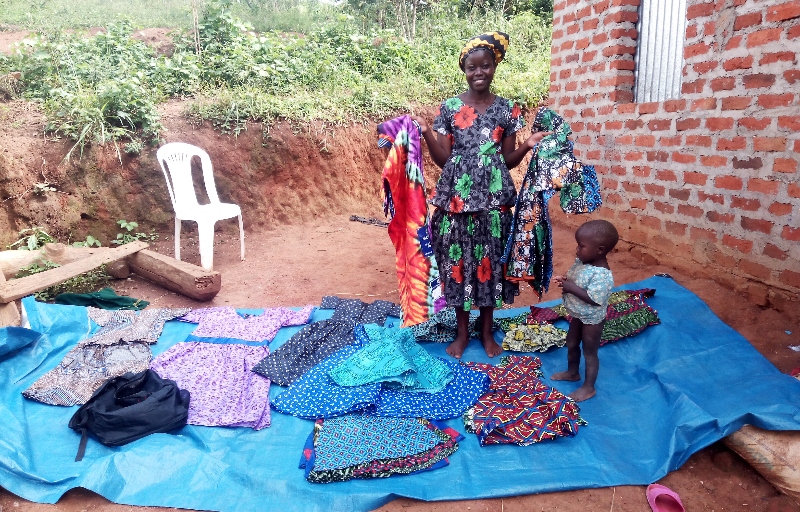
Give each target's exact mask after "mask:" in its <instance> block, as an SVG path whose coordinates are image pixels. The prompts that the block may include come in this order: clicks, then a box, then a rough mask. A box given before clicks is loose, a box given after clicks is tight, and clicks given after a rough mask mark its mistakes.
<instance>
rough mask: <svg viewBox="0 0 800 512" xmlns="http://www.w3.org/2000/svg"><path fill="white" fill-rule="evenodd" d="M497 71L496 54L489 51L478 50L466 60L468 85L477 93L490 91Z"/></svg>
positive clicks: (465, 67) (465, 69) (465, 70)
mask: <svg viewBox="0 0 800 512" xmlns="http://www.w3.org/2000/svg"><path fill="white" fill-rule="evenodd" d="M495 69H497V64H495V62H494V54H493V53H492V51H491V50H488V49H487V50H484V49H481V50H476V51H474V52H472V53H470V54H469V55H468V56H467V58H466V59H465V60H464V74H465V75H466V77H467V85H469V88H470V89H472V90H473V91H475V92H484V91H488V90H489V86H490V85H491V84H492V79H493V78H494V71H495Z"/></svg>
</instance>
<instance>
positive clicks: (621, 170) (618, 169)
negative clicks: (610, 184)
mask: <svg viewBox="0 0 800 512" xmlns="http://www.w3.org/2000/svg"><path fill="white" fill-rule="evenodd" d="M611 174H616V175H617V176H625V175H626V174H628V170H627V169H626V168H625V167H623V166H621V165H612V166H611Z"/></svg>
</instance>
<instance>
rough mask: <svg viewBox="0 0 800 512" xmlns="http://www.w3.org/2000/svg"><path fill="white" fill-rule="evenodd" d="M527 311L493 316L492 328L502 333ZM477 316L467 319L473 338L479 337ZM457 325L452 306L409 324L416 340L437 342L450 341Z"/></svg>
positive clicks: (525, 314) (523, 321) (519, 320)
mask: <svg viewBox="0 0 800 512" xmlns="http://www.w3.org/2000/svg"><path fill="white" fill-rule="evenodd" d="M527 317H528V313H520V314H519V315H518V316H516V317H509V318H494V319H492V328H493V329H495V330H497V329H499V330H501V331H503V332H504V333H505V332H508V329H509V325H511V324H520V323H525V319H526V318H527ZM478 318H479V317H471V318H470V321H469V329H470V331H469V332H470V333H471V334H470V335H471V336H472V337H473V338H477V339H480V336H481V325H480V322H479V321H478ZM457 327H458V325H457V322H456V310H455V309H453V308H444V309H443V310H441V311H439V312H438V313H436V314H434V315H432V316H431V317H430V319H428V320H426V321H425V322H422V323H420V324H417V325H412V326H411V332H412V333H413V334H414V338H415V339H416V340H417V341H436V342H438V343H450V342H451V341H453V340H454V339H455V338H456V331H457V330H458V329H457Z"/></svg>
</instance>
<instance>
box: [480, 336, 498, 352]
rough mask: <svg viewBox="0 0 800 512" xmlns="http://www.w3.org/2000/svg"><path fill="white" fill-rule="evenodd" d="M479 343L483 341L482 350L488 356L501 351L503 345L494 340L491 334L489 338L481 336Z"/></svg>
mask: <svg viewBox="0 0 800 512" xmlns="http://www.w3.org/2000/svg"><path fill="white" fill-rule="evenodd" d="M481 343H483V350H485V351H486V355H487V356H489V357H496V356H499V355H500V354H502V353H503V347H501V346H500V345H498V344H497V342H496V341H494V337H493V336H492V337H489V338H483V339H482V340H481Z"/></svg>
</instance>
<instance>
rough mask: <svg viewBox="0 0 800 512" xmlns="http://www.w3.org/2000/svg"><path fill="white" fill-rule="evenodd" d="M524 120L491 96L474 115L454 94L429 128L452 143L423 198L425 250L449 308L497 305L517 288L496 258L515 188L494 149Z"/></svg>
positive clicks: (502, 244)
mask: <svg viewBox="0 0 800 512" xmlns="http://www.w3.org/2000/svg"><path fill="white" fill-rule="evenodd" d="M523 126H525V121H524V120H523V118H522V115H521V111H520V108H519V106H518V105H516V104H515V103H514V102H513V101H510V100H507V99H504V98H501V97H500V96H495V99H494V102H493V103H492V104H491V105H490V106H489V107H488V108H487V109H486V112H484V113H482V114H481V113H479V112H477V111H475V109H474V108H472V107H471V106H469V105H467V104H465V103H464V102H463V101H462V100H461V99H460V98H458V97H454V98H450V99H448V100H446V101H444V102H443V103H442V105H441V107H440V110H439V115H438V116H436V119H435V120H434V122H433V129H434V130H436V131H437V132H438V133H441V134H443V135H446V136H447V137H448V138H449V139H450V141H451V144H452V152H451V154H450V158H449V159H448V160H447V162H446V163H445V165H444V167H443V168H442V175H441V177H440V178H439V181H438V182H437V184H436V190H435V194H434V197H433V198H432V199H431V204H433V205H434V206H436V207H437V208H436V211H435V212H434V213H433V216H432V218H431V231H432V235H433V250H434V253H435V255H436V261H437V262H438V264H439V273H440V275H441V277H442V283H443V286H444V297H445V299H446V300H447V305H448V306H451V307H458V308H463V309H465V310H469V309H471V308H472V307H473V306H477V307H484V306H492V307H500V306H501V305H502V303H503V302H507V303H511V302H513V300H514V296H516V295H518V294H519V287H518V286H517V285H516V284H514V283H511V282H510V281H507V280H506V279H505V277H504V275H503V265H502V263H501V262H500V259H501V257H502V256H503V250H504V249H505V242H506V239H507V238H508V233H509V230H510V227H511V221H512V212H511V206H512V205H513V204H514V202H515V200H516V197H517V192H516V188H515V186H514V182H513V180H512V178H511V174H510V173H509V171H508V167H507V166H506V163H505V160H504V159H503V155H502V153H501V151H500V149H501V145H502V141H503V139H505V138H506V137H512V136H514V134H515V133H516V132H517V131H519V130H520V129H521V128H522V127H523Z"/></svg>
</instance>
